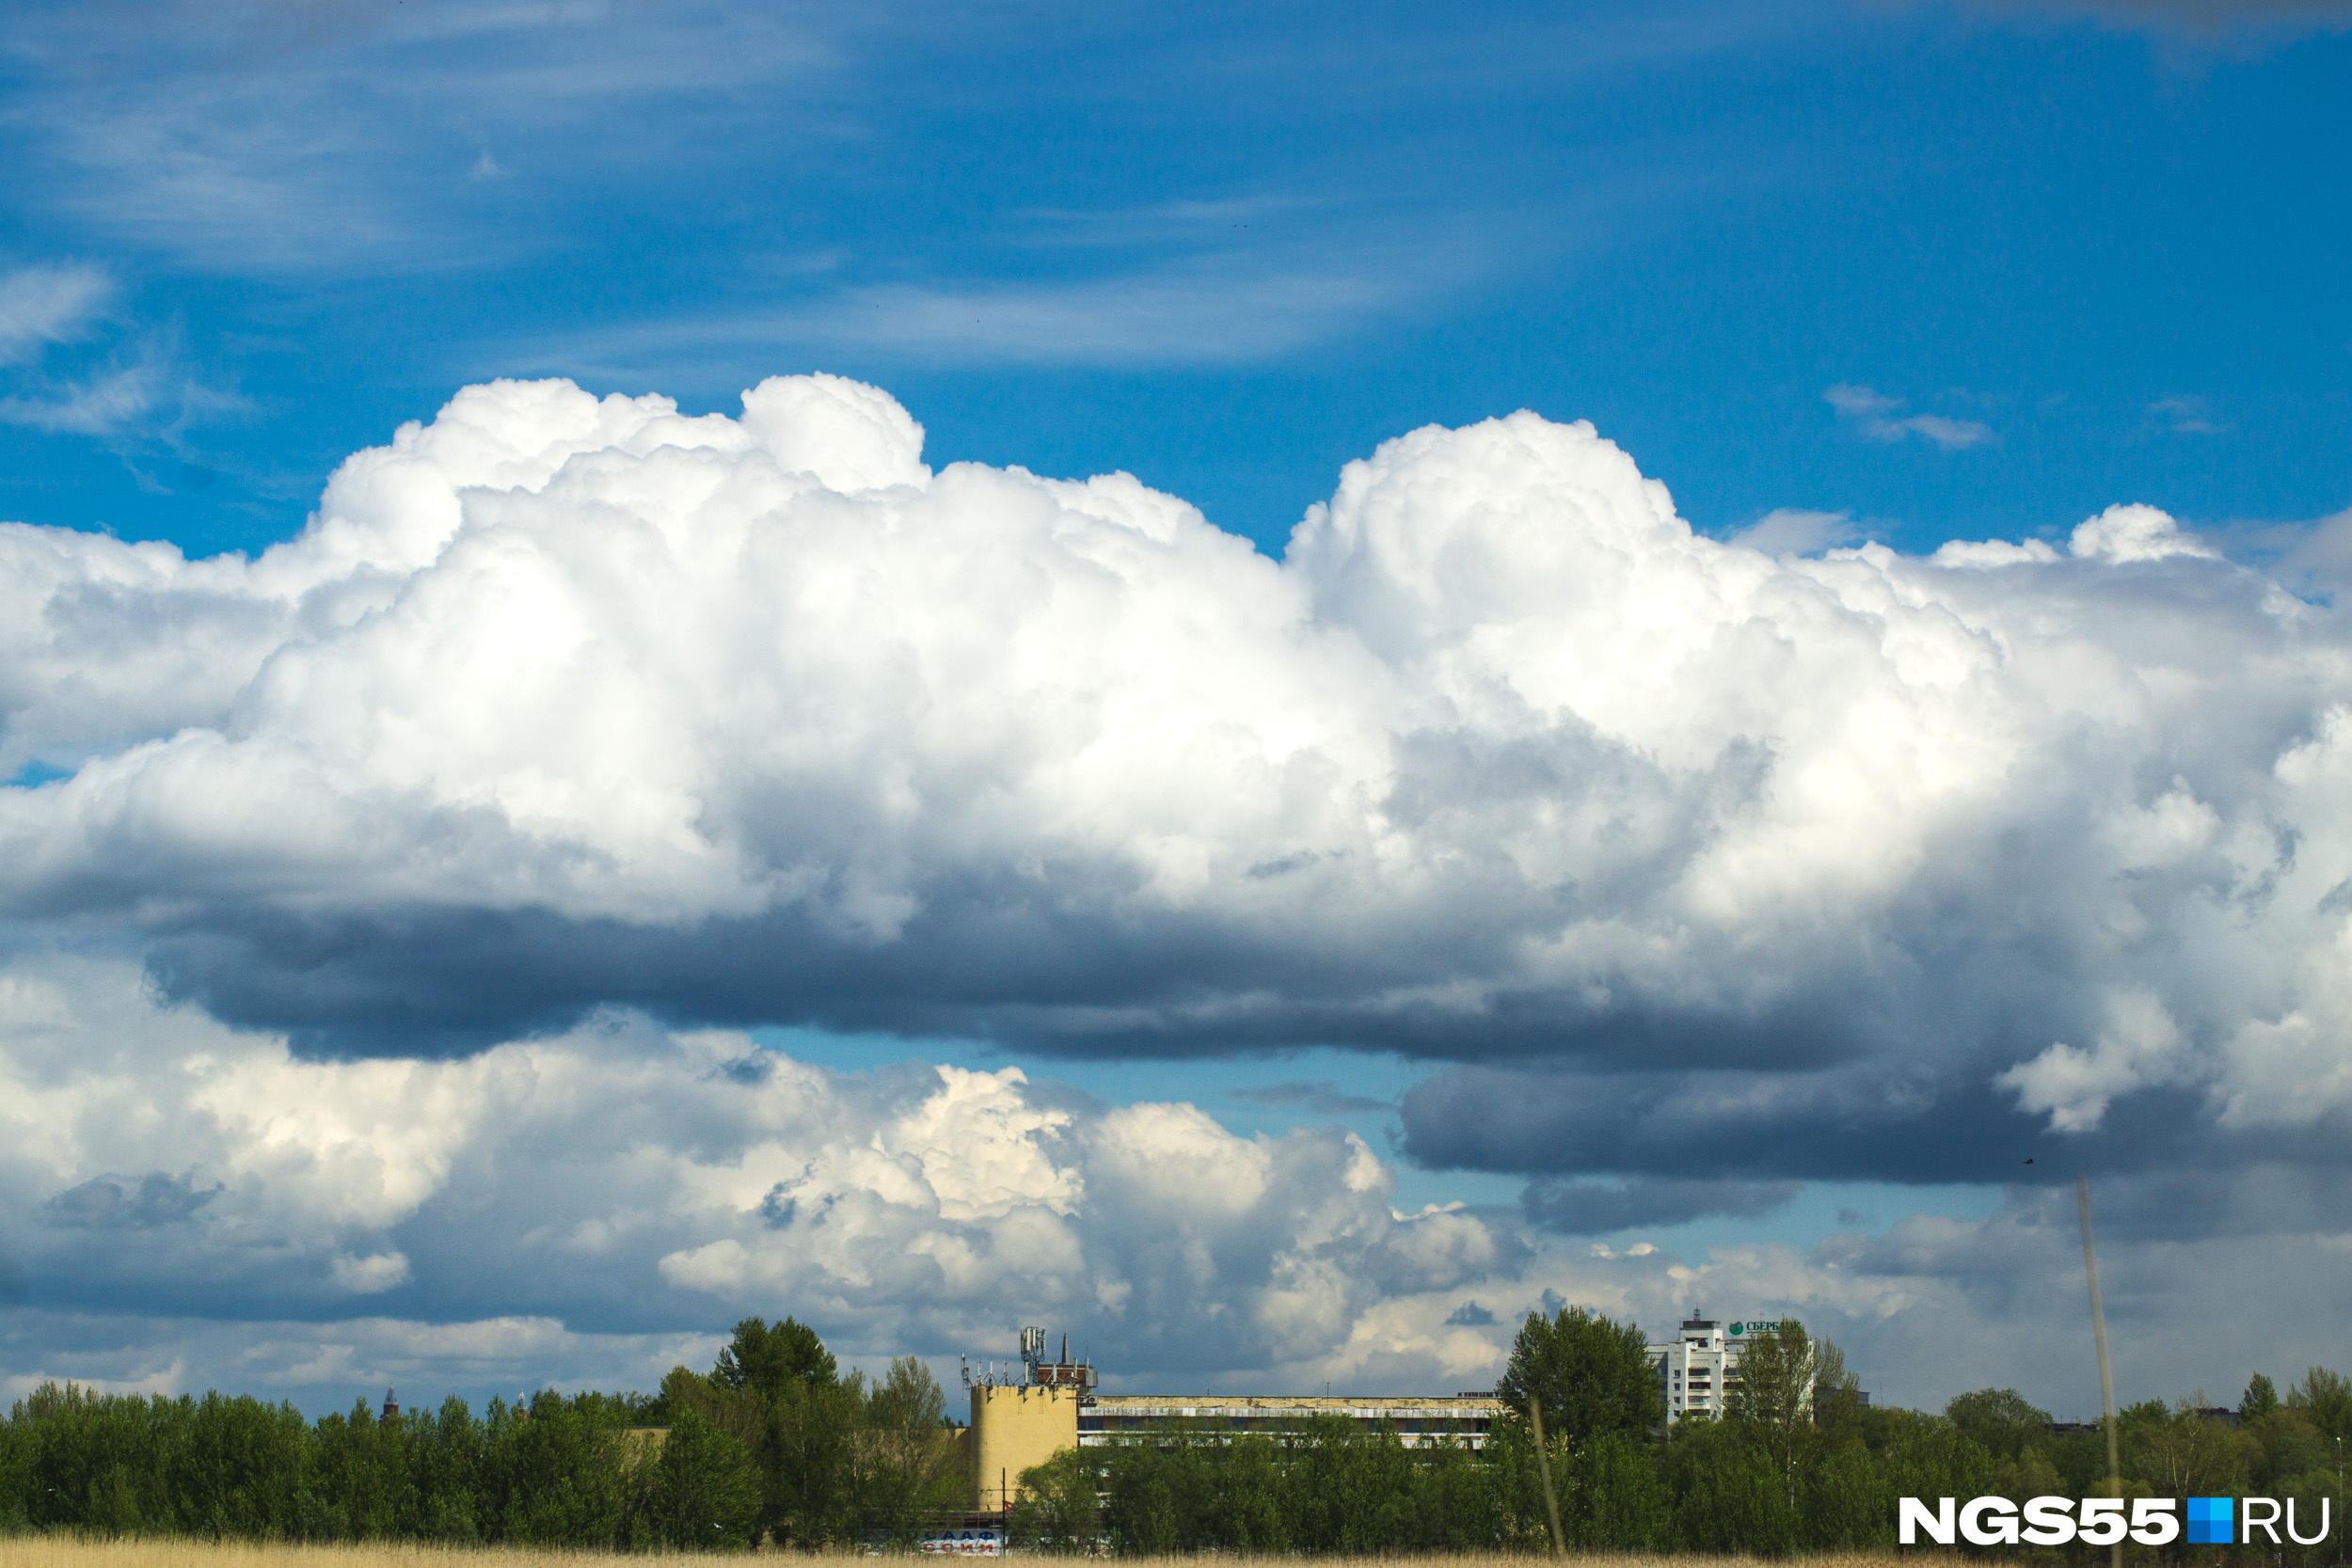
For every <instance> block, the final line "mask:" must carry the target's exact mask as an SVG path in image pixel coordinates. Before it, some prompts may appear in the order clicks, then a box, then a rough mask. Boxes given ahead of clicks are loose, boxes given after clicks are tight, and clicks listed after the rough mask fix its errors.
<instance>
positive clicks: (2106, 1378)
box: [2074, 1171, 2342, 1568]
mask: <svg viewBox="0 0 2352 1568" xmlns="http://www.w3.org/2000/svg"><path fill="white" fill-rule="evenodd" d="M2074 1196H2075V1197H2076V1198H2078V1199H2080V1200H2081V1203H2082V1210H2083V1272H2084V1273H2086V1274H2088V1275H2090V1330H2091V1332H2092V1333H2093V1334H2094V1335H2096V1336H2097V1337H2098V1340H2099V1401H2100V1404H2101V1405H2102V1407H2103V1408H2104V1409H2105V1410H2106V1429H2107V1486H2108V1488H2109V1496H2111V1497H2122V1495H2123V1462H2122V1458H2121V1457H2120V1456H2119V1455H2118V1453H2117V1451H2116V1442H2115V1374H2114V1373H2113V1372H2111V1371H2109V1370H2107V1314H2106V1308H2104V1307H2101V1306H2100V1305H2099V1259H2098V1256H2097V1255H2096V1254H2094V1253H2093V1252H2092V1251H2091V1250H2090V1178H2089V1177H2087V1176H2085V1175H2084V1174H2083V1173H2082V1172H2080V1171H2076V1172H2075V1173H2074ZM2338 1490H2342V1486H2341V1483H2339V1485H2338ZM2109 1550H2110V1552H2111V1553H2112V1556H2111V1557H2110V1558H2109V1561H2110V1563H2111V1565H2112V1568H2123V1543H2122V1541H2121V1540H2120V1539H2119V1540H2118V1541H2117V1542H2116V1543H2115V1544H2114V1545H2113V1546H2112V1547H2111V1548H2109Z"/></svg>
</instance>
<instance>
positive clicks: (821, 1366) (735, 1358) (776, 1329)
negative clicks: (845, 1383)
mask: <svg viewBox="0 0 2352 1568" xmlns="http://www.w3.org/2000/svg"><path fill="white" fill-rule="evenodd" d="M839 1380H840V1378H839V1370H838V1368H837V1367H836V1366H835V1364H834V1358H833V1352H831V1351H829V1350H827V1349H826V1348H825V1342H824V1341H823V1340H822V1339H819V1338H818V1337H817V1331H816V1330H815V1329H813V1328H811V1327H809V1326H808V1325H807V1324H806V1323H802V1322H800V1321H799V1320H798V1319H795V1318H785V1319H783V1320H781V1321H779V1322H778V1323H776V1324H775V1326H773V1327H772V1328H771V1327H770V1326H769V1324H768V1322H767V1320H766V1319H764V1318H745V1319H744V1320H743V1321H742V1322H741V1323H737V1324H736V1325H735V1338H734V1339H733V1340H731V1341H730V1342H729V1343H728V1345H727V1347H726V1349H724V1350H723V1351H721V1352H720V1353H719V1364H718V1365H717V1366H715V1367H713V1368H712V1369H711V1370H710V1381H711V1382H713V1383H715V1384H717V1385H718V1386H720V1387H722V1388H746V1387H749V1388H756V1389H758V1390H759V1392H760V1393H761V1394H762V1395H763V1396H764V1397H766V1398H767V1399H768V1400H770V1401H771V1402H772V1401H774V1400H775V1399H776V1398H777V1397H778V1396H779V1395H781V1394H782V1393H783V1391H784V1389H785V1387H786V1386H787V1385H789V1384H794V1383H817V1384H823V1385H831V1384H834V1383H836V1382H838V1381H839Z"/></svg>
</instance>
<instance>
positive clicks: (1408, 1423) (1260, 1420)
mask: <svg viewBox="0 0 2352 1568" xmlns="http://www.w3.org/2000/svg"><path fill="white" fill-rule="evenodd" d="M1354 1419H1356V1420H1358V1421H1359V1422H1361V1423H1362V1424H1363V1425H1365V1426H1376V1425H1382V1424H1385V1425H1387V1426H1388V1427H1389V1428H1390V1429H1391V1430H1392V1431H1395V1432H1401V1433H1415V1434H1419V1433H1449V1432H1451V1433H1465V1434H1467V1433H1483V1432H1485V1431H1486V1429H1487V1427H1488V1426H1489V1425H1490V1424H1491V1420H1490V1418H1487V1417H1485V1416H1460V1417H1452V1416H1449V1417H1444V1418H1429V1419H1414V1418H1406V1419H1401V1420H1390V1421H1387V1422H1385V1423H1384V1422H1382V1421H1381V1420H1380V1419H1379V1418H1375V1417H1366V1416H1359V1417H1356V1418H1354ZM1164 1426H1175V1427H1181V1428H1184V1429H1187V1430H1191V1431H1196V1432H1197V1431H1201V1430H1204V1429H1205V1430H1209V1431H1217V1432H1299V1431H1303V1430H1305V1428H1306V1426H1307V1420H1306V1418H1303V1417H1298V1416H1224V1417H1216V1416H1088V1415H1081V1416H1079V1418H1078V1430H1079V1431H1080V1432H1149V1431H1152V1429H1154V1428H1157V1427H1164Z"/></svg>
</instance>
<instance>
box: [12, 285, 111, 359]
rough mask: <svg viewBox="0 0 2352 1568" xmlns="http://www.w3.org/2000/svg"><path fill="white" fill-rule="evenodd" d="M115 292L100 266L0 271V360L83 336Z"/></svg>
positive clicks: (22, 356) (31, 353) (27, 355)
mask: <svg viewBox="0 0 2352 1568" xmlns="http://www.w3.org/2000/svg"><path fill="white" fill-rule="evenodd" d="M113 293H114V280H113V278H112V277H109V276H108V274H107V273H106V272H105V271H104V269H103V268H100V267H93V266H87V265H83V264H80V263H66V264H62V265H51V266H32V267H19V268H17V269H16V270H15V271H13V272H10V273H7V274H0V364H16V363H20V362H22V361H24V360H25V359H29V358H34V357H37V356H40V353H41V352H42V351H43V350H44V349H46V348H47V347H48V346H49V345H50V344H52V343H61V342H66V341H70V340H72V339H74V338H77V337H79V336H81V335H82V334H83V333H84V332H85V331H87V329H88V327H89V325H90V324H91V323H92V322H93V321H94V320H95V319H96V318H97V316H98V315H99V313H100V312H101V311H102V310H103V309H104V308H105V306H106V303H107V301H108V300H109V299H110V298H111V297H112V295H113Z"/></svg>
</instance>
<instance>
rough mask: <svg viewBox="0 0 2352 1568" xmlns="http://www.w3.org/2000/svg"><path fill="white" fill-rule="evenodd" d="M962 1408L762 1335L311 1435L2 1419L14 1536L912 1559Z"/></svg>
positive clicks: (111, 1409)
mask: <svg viewBox="0 0 2352 1568" xmlns="http://www.w3.org/2000/svg"><path fill="white" fill-rule="evenodd" d="M955 1439H956V1433H955V1431H954V1429H953V1428H952V1427H950V1426H948V1425H947V1422H946V1396H945V1394H944V1393H943V1391H942V1390H941V1388H940V1386H939V1385H938V1383H937V1381H936V1380H934V1379H933V1378H932V1377H931V1375H930V1371H929V1370H927V1369H926V1368H925V1367H924V1366H923V1364H922V1362H920V1361H918V1360H916V1359H915V1358H914V1357H913V1356H907V1357H903V1358H901V1359H899V1360H898V1361H896V1362H894V1363H892V1365H891V1368H890V1370H889V1371H888V1372H887V1373H886V1374H885V1375H884V1376H882V1378H879V1379H870V1380H869V1379H868V1378H866V1376H865V1375H864V1374H863V1373H861V1372H857V1371H854V1370H853V1371H851V1372H850V1373H848V1374H846V1375H844V1374H842V1373H841V1372H840V1371H839V1370H838V1369H837V1367H836V1365H835V1363H834V1357H833V1356H832V1354H830V1353H828V1352H827V1351H826V1350H825V1348H824V1346H823V1344H822V1343H821V1342H820V1341H819V1340H818V1337H817V1335H816V1334H815V1333H814V1332H813V1331H812V1330H810V1329H809V1328H808V1327H806V1326H805V1325H804V1324H802V1323H796V1322H794V1321H793V1320H791V1319H789V1318H787V1319H786V1320H784V1321H783V1322H782V1323H776V1324H773V1325H771V1324H769V1323H767V1322H765V1321H764V1320H762V1319H758V1318H749V1319H746V1320H744V1321H743V1322H742V1323H739V1324H738V1325H737V1326H736V1331H735V1337H734V1338H733V1340H732V1342H730V1343H729V1345H728V1346H727V1347H726V1349H725V1350H724V1351H723V1352H722V1353H721V1354H720V1356H719V1360H718V1364H717V1365H716V1366H714V1367H713V1368H712V1369H711V1370H710V1371H709V1372H707V1373H698V1372H694V1371H692V1370H689V1369H687V1368H684V1367H679V1368H676V1369H675V1370H672V1371H671V1373H670V1375H669V1376H668V1377H667V1378H665V1379H664V1380H663V1381H662V1384H661V1388H660V1392H659V1393H657V1394H654V1395H650V1396H649V1395H644V1394H633V1393H632V1394H599V1393H584V1394H576V1395H571V1396H565V1395H563V1394H559V1393H556V1392H554V1391H552V1390H548V1391H545V1392H541V1393H539V1394H535V1395H532V1397H531V1398H530V1399H529V1400H528V1401H527V1402H517V1403H516V1404H512V1405H510V1404H508V1403H507V1402H505V1401H503V1400H499V1399H493V1400H492V1401H490V1402H489V1406H488V1408H487V1409H486V1410H485V1411H484V1412H483V1413H482V1414H481V1415H480V1416H476V1415H475V1414H474V1413H473V1412H472V1411H471V1410H470V1409H469V1407H468V1406H467V1404H466V1402H464V1401H463V1400H460V1399H457V1398H455V1397H452V1398H450V1399H447V1400H445V1401H443V1402H442V1403H441V1404H440V1406H439V1408H437V1409H434V1410H419V1409H410V1410H405V1411H403V1412H402V1413H401V1414H400V1415H398V1416H397V1417H395V1418H391V1419H389V1420H383V1419H379V1418H378V1416H377V1414H376V1413H375V1412H373V1411H371V1410H370V1408H369V1406H368V1402H367V1401H366V1400H364V1399H362V1400H360V1401H359V1402H358V1403H357V1404H355V1405H354V1406H353V1407H352V1408H351V1409H350V1410H349V1411H348V1412H339V1413H336V1414H334V1415H330V1416H326V1417H325V1418H322V1419H320V1420H318V1421H316V1422H312V1421H310V1420H309V1419H307V1418H305V1417H304V1416H303V1415H302V1413H301V1412H300V1411H298V1410H296V1409H295V1408H294V1406H293V1405H291V1404H268V1403H264V1402H262V1401H260V1400H256V1399H253V1398H251V1397H250V1396H246V1395H236V1396H229V1395H223V1394H219V1393H208V1394H206V1395H204V1396H203V1397H202V1398H200V1399H199V1398H195V1397H191V1396H186V1395H183V1396H181V1397H180V1398H177V1399H173V1398H168V1397H166V1396H162V1395H153V1396H141V1395H132V1394H99V1393H94V1392H92V1391H90V1390H88V1389H85V1388H79V1387H75V1386H72V1385H70V1384H69V1385H67V1386H62V1387H60V1386H57V1385H55V1384H45V1385H43V1386H40V1388H38V1389H36V1390H35V1391H34V1392H33V1393H32V1395H31V1396H30V1397H28V1398H26V1399H24V1400H21V1401H19V1402H17V1403H16V1405H15V1406H14V1408H13V1409H12V1410H11V1411H10V1412H9V1414H8V1418H7V1419H6V1420H5V1421H0V1530H6V1529H67V1530H78V1531H87V1532H94V1533H99V1534H105V1535H196V1536H206V1537H214V1538H249V1539H275V1540H288V1541H320V1542H336V1541H368V1540H417V1541H437V1542H451V1543H473V1542H480V1543H489V1544H516V1545H522V1544H529V1545H566V1546H602V1547H619V1548H633V1549H676V1548H681V1547H684V1548H736V1547H742V1546H745V1545H748V1544H751V1543H753V1542H754V1541H756V1540H758V1539H760V1538H761V1537H762V1536H763V1535H765V1536H767V1537H768V1538H770V1539H771V1540H774V1541H777V1542H800V1543H807V1544H815V1543H819V1542H826V1541H847V1540H853V1539H873V1538H877V1537H879V1538H881V1539H884V1540H891V1539H896V1540H898V1541H900V1542H904V1541H906V1540H908V1539H911V1538H912V1536H913V1535H914V1533H916V1532H917V1531H918V1530H920V1529H921V1528H923V1526H924V1524H925V1523H926V1522H927V1521H928V1520H930V1519H931V1518H933V1517H936V1515H937V1513H938V1512H939V1511H940V1510H942V1509H953V1508H956V1507H959V1506H960V1505H961V1502H962V1500H963V1480H962V1472H961V1466H960V1465H959V1464H958V1462H957V1448H956V1441H955Z"/></svg>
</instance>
